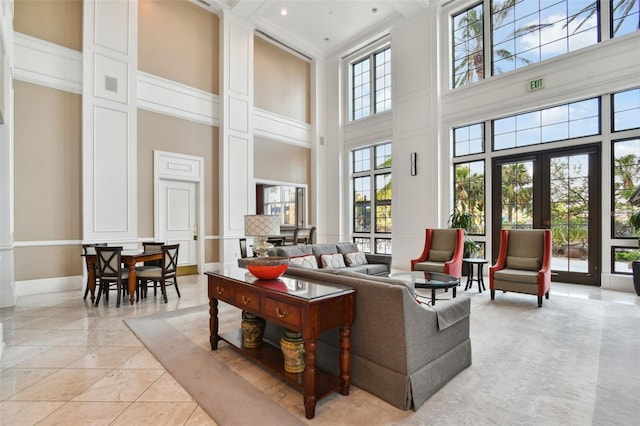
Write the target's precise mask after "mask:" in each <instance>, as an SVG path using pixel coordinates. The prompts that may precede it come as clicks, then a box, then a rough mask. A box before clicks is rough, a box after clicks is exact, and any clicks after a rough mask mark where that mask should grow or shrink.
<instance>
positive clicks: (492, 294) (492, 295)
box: [491, 289, 496, 300]
mask: <svg viewBox="0 0 640 426" xmlns="http://www.w3.org/2000/svg"><path fill="white" fill-rule="evenodd" d="M495 299H496V291H495V290H494V289H491V300H495Z"/></svg>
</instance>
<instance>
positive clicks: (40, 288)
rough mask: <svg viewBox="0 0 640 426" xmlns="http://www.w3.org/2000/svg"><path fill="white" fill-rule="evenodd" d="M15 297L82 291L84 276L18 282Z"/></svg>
mask: <svg viewBox="0 0 640 426" xmlns="http://www.w3.org/2000/svg"><path fill="white" fill-rule="evenodd" d="M15 284H16V286H15V295H16V297H20V296H30V295H32V294H44V293H55V292H58V291H66V290H80V289H82V288H83V285H84V278H83V277H82V275H78V276H73V277H58V278H44V279H41V280H25V281H16V283H15Z"/></svg>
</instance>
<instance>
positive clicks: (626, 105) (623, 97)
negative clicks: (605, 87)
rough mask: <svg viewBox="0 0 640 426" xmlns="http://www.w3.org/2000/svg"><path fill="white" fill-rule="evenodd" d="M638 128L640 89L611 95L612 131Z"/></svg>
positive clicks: (639, 125)
mask: <svg viewBox="0 0 640 426" xmlns="http://www.w3.org/2000/svg"><path fill="white" fill-rule="evenodd" d="M639 127H640V89H632V90H626V91H624V92H618V93H614V94H613V131H614V132H620V131H623V130H629V129H637V128H639Z"/></svg>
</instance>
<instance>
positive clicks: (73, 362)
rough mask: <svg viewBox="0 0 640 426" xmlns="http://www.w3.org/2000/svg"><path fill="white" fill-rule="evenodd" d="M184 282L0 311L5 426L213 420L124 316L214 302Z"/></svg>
mask: <svg viewBox="0 0 640 426" xmlns="http://www.w3.org/2000/svg"><path fill="white" fill-rule="evenodd" d="M463 281H464V278H463ZM179 282H180V292H181V293H182V298H178V297H177V295H176V293H175V289H173V288H171V287H169V288H168V296H169V302H168V303H166V304H165V303H163V302H162V301H161V297H160V296H159V295H158V296H156V297H153V293H152V292H151V291H150V292H149V297H148V298H147V299H146V300H144V301H141V302H139V303H136V304H134V305H133V306H132V305H129V304H123V305H122V306H121V307H120V308H116V307H115V297H112V298H111V301H110V303H109V304H104V303H101V304H100V306H98V307H95V306H92V305H91V303H90V301H88V300H87V301H84V300H82V292H80V291H65V292H58V293H52V294H41V295H34V296H27V297H21V298H20V299H19V301H18V305H17V306H16V307H12V308H3V309H0V320H1V321H2V325H3V328H4V341H5V343H6V347H5V350H4V353H3V356H2V359H1V360H0V424H1V425H12V426H14V425H35V424H38V425H56V424H64V425H85V424H96V425H100V424H105V425H120V424H122V425H125V424H126V425H138V424H153V425H215V422H214V421H213V420H212V419H211V418H210V417H209V416H208V415H207V414H206V413H205V412H204V410H202V409H201V408H200V407H199V406H198V404H197V403H196V402H195V401H194V400H193V399H192V398H191V396H190V395H189V394H188V393H187V392H186V391H185V390H184V389H183V388H182V386H180V385H179V384H178V383H177V382H176V381H175V380H174V379H173V377H172V376H171V375H170V374H169V373H168V372H167V371H166V370H165V369H164V368H163V366H162V365H161V364H159V363H158V362H157V361H156V360H155V358H154V357H153V355H151V353H150V352H149V351H148V350H147V349H145V348H144V346H143V345H142V344H141V343H140V341H139V340H138V339H137V338H136V337H135V335H134V334H133V333H132V332H131V331H130V330H129V328H128V327H127V326H126V324H125V323H124V321H123V320H125V319H128V318H133V317H140V316H147V315H152V314H154V313H160V312H166V311H173V310H176V309H183V308H188V307H191V306H197V305H202V304H205V303H207V290H206V276H204V275H190V276H185V277H181V278H180V281H179ZM463 285H464V284H463ZM486 285H487V287H488V280H487V283H486ZM460 291H462V289H460ZM469 291H477V284H476V285H475V286H474V287H473V288H472V289H471V290H469ZM551 293H552V295H553V294H559V295H563V296H569V297H576V298H583V299H586V298H588V299H597V300H606V301H609V302H615V303H625V304H634V305H640V297H637V296H636V295H635V294H634V293H625V292H618V291H611V290H602V289H600V288H598V287H587V286H580V285H571V284H561V283H553V285H552V290H551ZM486 297H489V295H488V294H487V295H486ZM203 327H207V325H206V324H203Z"/></svg>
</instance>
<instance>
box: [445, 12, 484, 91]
mask: <svg viewBox="0 0 640 426" xmlns="http://www.w3.org/2000/svg"><path fill="white" fill-rule="evenodd" d="M482 10H483V9H482V4H479V5H477V6H474V7H472V8H471V9H468V10H466V11H464V12H462V13H460V14H458V15H456V16H454V17H453V37H452V39H453V87H459V86H465V85H467V84H471V83H473V82H475V81H478V80H482V79H483V78H484V42H483V38H484V24H483V22H482Z"/></svg>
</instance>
